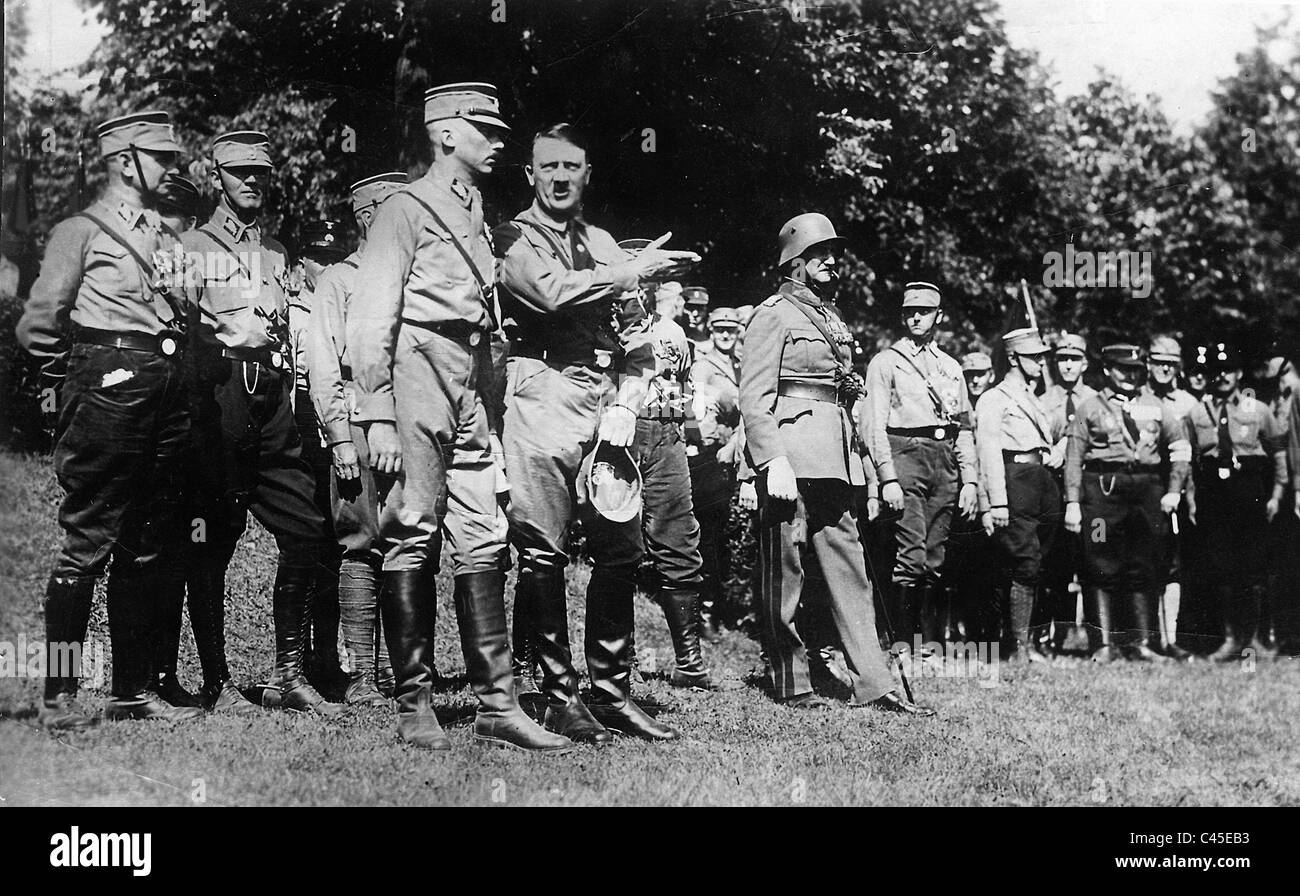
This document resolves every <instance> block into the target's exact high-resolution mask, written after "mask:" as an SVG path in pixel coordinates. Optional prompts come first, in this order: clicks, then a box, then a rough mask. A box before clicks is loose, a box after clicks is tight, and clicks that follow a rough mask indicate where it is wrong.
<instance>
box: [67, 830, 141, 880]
mask: <svg viewBox="0 0 1300 896" xmlns="http://www.w3.org/2000/svg"><path fill="white" fill-rule="evenodd" d="M50 846H52V847H54V848H53V849H51V850H50V866H51V867H53V868H130V869H131V873H132V874H133V875H135V876H136V877H148V876H149V872H150V871H151V870H152V869H153V834H93V833H90V832H89V831H87V832H86V833H84V834H83V833H81V829H80V828H78V827H76V826H74V827H73V828H72V830H71V832H69V833H67V834H55V835H54V836H52V837H51V838H50Z"/></svg>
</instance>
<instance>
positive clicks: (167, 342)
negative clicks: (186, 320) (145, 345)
mask: <svg viewBox="0 0 1300 896" xmlns="http://www.w3.org/2000/svg"><path fill="white" fill-rule="evenodd" d="M178 348H180V344H179V343H177V341H176V340H175V339H173V338H172V337H171V336H164V337H163V338H162V339H159V340H158V351H160V352H162V353H163V356H164V357H167V358H170V357H171V356H172V355H174V354H176V350H177V349H178Z"/></svg>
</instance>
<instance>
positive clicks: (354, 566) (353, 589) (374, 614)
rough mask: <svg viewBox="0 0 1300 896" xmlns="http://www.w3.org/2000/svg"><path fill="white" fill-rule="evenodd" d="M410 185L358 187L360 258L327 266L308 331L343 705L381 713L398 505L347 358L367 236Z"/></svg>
mask: <svg viewBox="0 0 1300 896" xmlns="http://www.w3.org/2000/svg"><path fill="white" fill-rule="evenodd" d="M407 182H408V178H407V176H406V174H405V173H404V172H401V171H391V172H388V173H387V174H376V175H374V176H372V177H367V178H364V179H362V180H359V181H357V182H356V183H354V184H353V185H352V187H351V188H350V190H349V192H350V193H351V194H352V214H353V215H354V216H355V217H356V221H357V228H358V230H359V231H360V233H361V241H360V244H359V245H358V246H357V249H356V251H355V252H353V253H352V254H351V255H349V256H347V257H346V258H344V259H343V260H342V261H341V262H339V263H338V264H334V265H330V266H329V267H328V268H326V269H325V270H324V271H322V272H321V274H320V279H319V280H318V281H317V283H316V289H315V291H314V298H313V301H314V302H315V308H314V310H313V312H312V315H311V319H310V322H309V324H308V330H307V368H308V370H309V372H310V382H311V386H310V389H311V401H312V404H313V405H314V406H315V409H316V417H317V419H319V420H320V427H321V430H322V432H323V434H324V438H325V441H326V443H327V445H328V450H329V453H330V459H331V463H332V466H333V470H332V471H331V470H329V469H327V470H326V471H325V473H324V474H323V475H324V476H325V477H326V480H325V481H326V484H327V486H328V488H329V499H330V505H331V512H330V516H331V518H332V519H333V521H334V534H335V536H336V537H337V539H338V542H339V545H340V546H341V547H342V548H343V557H342V561H341V564H340V567H339V584H338V601H339V615H340V617H341V622H342V626H343V643H344V649H345V651H346V652H347V658H348V685H347V688H346V690H345V691H344V695H343V699H344V702H345V703H349V704H360V705H383V704H385V703H387V700H386V698H385V695H386V694H387V695H391V694H392V691H393V669H392V665H391V663H390V662H389V660H388V650H387V647H386V645H385V644H384V636H383V630H382V626H381V625H380V622H379V582H378V573H379V566H380V563H381V562H382V561H383V551H382V550H381V546H380V543H379V515H380V512H381V508H383V507H388V506H390V505H391V506H398V505H400V503H401V502H400V497H399V496H400V491H399V492H398V493H397V494H394V490H395V489H397V485H396V480H395V478H394V477H393V476H392V475H391V474H389V475H386V474H382V473H377V472H376V471H375V470H374V469H372V467H371V464H370V448H369V445H368V444H367V443H366V433H365V430H364V429H363V428H362V427H361V426H360V425H358V424H357V422H355V421H354V419H353V418H354V416H355V414H356V411H357V400H358V395H357V389H356V384H355V383H354V382H353V373H352V358H351V352H349V350H348V343H347V341H346V337H347V321H348V310H349V307H350V306H351V303H352V300H353V297H354V296H355V295H356V293H357V271H358V269H359V267H360V258H361V253H362V250H364V249H365V246H366V235H367V234H368V233H369V231H370V225H371V223H372V222H373V221H374V217H375V212H376V211H377V210H378V208H379V206H380V204H381V203H382V202H384V201H385V200H386V199H388V197H390V196H392V195H393V193H395V192H397V191H398V190H400V189H401V188H402V187H403V186H405V185H406V183H407Z"/></svg>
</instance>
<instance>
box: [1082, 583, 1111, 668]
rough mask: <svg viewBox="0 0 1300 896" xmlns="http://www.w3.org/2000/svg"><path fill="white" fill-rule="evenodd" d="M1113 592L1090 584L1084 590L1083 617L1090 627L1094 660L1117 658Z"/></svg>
mask: <svg viewBox="0 0 1300 896" xmlns="http://www.w3.org/2000/svg"><path fill="white" fill-rule="evenodd" d="M1111 604H1112V600H1111V593H1110V591H1109V590H1107V589H1105V588H1098V587H1096V586H1090V587H1088V588H1085V589H1084V591H1083V617H1084V622H1086V623H1087V627H1088V649H1089V650H1090V651H1091V652H1092V659H1093V661H1094V662H1098V663H1107V662H1110V661H1111V660H1113V659H1114V658H1115V647H1114V644H1113V643H1112V638H1111V632H1112V631H1113V626H1114V617H1113V616H1112V615H1111V611H1112V606H1111Z"/></svg>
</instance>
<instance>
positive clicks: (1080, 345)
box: [1053, 333, 1088, 358]
mask: <svg viewBox="0 0 1300 896" xmlns="http://www.w3.org/2000/svg"><path fill="white" fill-rule="evenodd" d="M1053 351H1054V352H1056V354H1058V355H1077V356H1079V357H1080V358H1086V357H1088V340H1086V339H1084V338H1083V337H1082V336H1080V335H1079V334H1078V333H1062V334H1061V335H1060V336H1058V337H1057V339H1056V346H1055V347H1054V348H1053Z"/></svg>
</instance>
